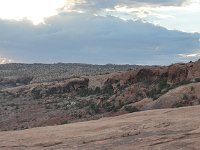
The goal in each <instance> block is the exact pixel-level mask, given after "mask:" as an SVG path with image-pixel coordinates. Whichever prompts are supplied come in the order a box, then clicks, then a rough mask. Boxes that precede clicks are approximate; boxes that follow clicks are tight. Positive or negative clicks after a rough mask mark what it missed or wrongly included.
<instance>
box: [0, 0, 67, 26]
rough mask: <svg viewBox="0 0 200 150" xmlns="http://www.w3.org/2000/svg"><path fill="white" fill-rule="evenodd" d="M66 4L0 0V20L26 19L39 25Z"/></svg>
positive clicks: (62, 0)
mask: <svg viewBox="0 0 200 150" xmlns="http://www.w3.org/2000/svg"><path fill="white" fill-rule="evenodd" d="M66 4H67V1H65V0H0V19H11V20H12V19H13V20H23V19H28V20H31V21H32V22H33V23H34V24H39V23H41V22H43V21H44V18H45V17H50V16H53V15H56V14H57V13H58V9H59V8H61V7H64V6H65V5H66Z"/></svg>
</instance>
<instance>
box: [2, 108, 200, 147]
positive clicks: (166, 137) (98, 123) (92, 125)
mask: <svg viewBox="0 0 200 150" xmlns="http://www.w3.org/2000/svg"><path fill="white" fill-rule="evenodd" d="M199 116H200V106H192V107H187V108H174V109H163V110H151V111H144V112H137V113H132V114H126V115H121V116H117V117H110V118H102V119H100V120H95V121H88V122H81V123H74V124H68V125H61V126H52V127H42V128H33V129H27V130H22V131H7V132H0V149H2V150H11V149H15V150H25V149H29V150H38V149H43V150H52V149H59V150H61V149H63V150H64V149H67V150H79V149H80V150H94V149H97V150H98V149H99V150H107V149H109V150H110V149H113V150H122V149H123V150H138V149H140V150H178V149H181V150H198V149H199V148H200V143H199V141H200V119H199Z"/></svg>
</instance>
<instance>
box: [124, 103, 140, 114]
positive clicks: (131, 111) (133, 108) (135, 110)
mask: <svg viewBox="0 0 200 150" xmlns="http://www.w3.org/2000/svg"><path fill="white" fill-rule="evenodd" d="M125 111H127V112H129V113H133V112H137V111H139V110H138V109H137V108H136V107H134V106H130V105H128V106H125Z"/></svg>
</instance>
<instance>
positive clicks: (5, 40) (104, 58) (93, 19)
mask: <svg viewBox="0 0 200 150" xmlns="http://www.w3.org/2000/svg"><path fill="white" fill-rule="evenodd" d="M0 33H1V34H0V54H3V55H4V56H7V57H11V58H12V59H14V60H21V61H23V62H48V63H52V62H84V63H100V64H103V63H132V64H134V63H137V64H153V63H154V64H166V63H171V62H175V61H180V58H178V57H177V55H178V54H180V53H181V54H182V53H190V52H191V51H195V50H196V49H197V48H199V42H198V40H199V34H190V33H183V32H179V31H169V30H167V29H165V28H162V27H159V26H154V25H152V24H150V23H143V22H140V21H123V20H121V19H119V18H115V17H100V16H93V15H89V14H78V13H62V14H60V15H57V16H55V17H51V18H49V19H47V20H46V24H41V25H38V26H34V25H32V24H31V22H28V21H21V22H17V21H3V20H1V21H0Z"/></svg>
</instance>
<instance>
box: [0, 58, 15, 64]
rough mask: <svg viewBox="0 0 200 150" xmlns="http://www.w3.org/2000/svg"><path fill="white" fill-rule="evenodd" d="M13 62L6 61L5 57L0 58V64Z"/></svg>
mask: <svg viewBox="0 0 200 150" xmlns="http://www.w3.org/2000/svg"><path fill="white" fill-rule="evenodd" d="M12 62H13V60H11V59H7V58H5V57H0V64H7V63H12Z"/></svg>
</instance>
